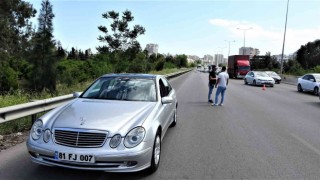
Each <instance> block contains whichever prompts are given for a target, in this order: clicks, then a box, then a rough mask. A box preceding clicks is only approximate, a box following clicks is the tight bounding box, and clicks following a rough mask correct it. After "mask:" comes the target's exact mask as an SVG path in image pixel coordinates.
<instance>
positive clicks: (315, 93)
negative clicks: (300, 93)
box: [313, 87, 319, 96]
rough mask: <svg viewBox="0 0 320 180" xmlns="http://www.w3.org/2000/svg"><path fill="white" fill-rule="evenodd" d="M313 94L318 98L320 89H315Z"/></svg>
mask: <svg viewBox="0 0 320 180" xmlns="http://www.w3.org/2000/svg"><path fill="white" fill-rule="evenodd" d="M313 94H314V95H316V96H318V94H319V88H318V87H314V89H313Z"/></svg>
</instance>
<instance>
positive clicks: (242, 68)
mask: <svg viewBox="0 0 320 180" xmlns="http://www.w3.org/2000/svg"><path fill="white" fill-rule="evenodd" d="M238 69H239V70H246V71H250V66H239V67H238Z"/></svg>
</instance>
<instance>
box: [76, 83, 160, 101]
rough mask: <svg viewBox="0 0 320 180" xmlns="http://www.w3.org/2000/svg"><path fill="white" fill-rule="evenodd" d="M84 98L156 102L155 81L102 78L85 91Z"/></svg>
mask: <svg viewBox="0 0 320 180" xmlns="http://www.w3.org/2000/svg"><path fill="white" fill-rule="evenodd" d="M82 98H91V99H108V100H125V101H152V102H154V101H156V87H155V81H154V80H151V79H137V78H128V77H106V78H100V79H99V80H97V81H96V82H95V83H94V84H93V85H91V86H90V88H89V89H88V90H86V91H85V92H84V94H83V95H82Z"/></svg>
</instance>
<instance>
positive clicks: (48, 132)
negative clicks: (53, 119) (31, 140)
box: [43, 129, 51, 143]
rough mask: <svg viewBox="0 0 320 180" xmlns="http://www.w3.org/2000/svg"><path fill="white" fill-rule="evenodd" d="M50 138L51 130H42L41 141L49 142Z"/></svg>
mask: <svg viewBox="0 0 320 180" xmlns="http://www.w3.org/2000/svg"><path fill="white" fill-rule="evenodd" d="M50 138H51V131H50V130H49V129H47V130H45V131H44V134H43V141H44V142H45V143H47V142H49V140H50Z"/></svg>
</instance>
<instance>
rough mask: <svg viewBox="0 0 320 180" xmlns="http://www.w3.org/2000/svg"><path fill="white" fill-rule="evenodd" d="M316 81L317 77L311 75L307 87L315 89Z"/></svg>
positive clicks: (310, 89)
mask: <svg viewBox="0 0 320 180" xmlns="http://www.w3.org/2000/svg"><path fill="white" fill-rule="evenodd" d="M315 82H316V79H315V77H314V76H313V75H309V77H308V81H307V89H308V90H309V91H313V88H314V86H315Z"/></svg>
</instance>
